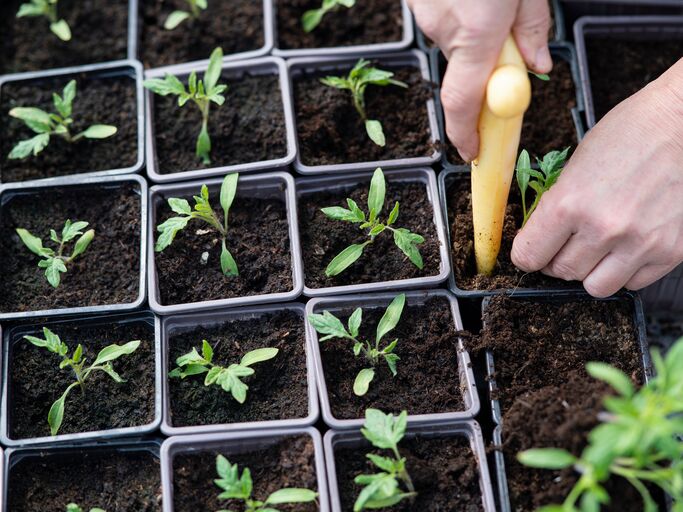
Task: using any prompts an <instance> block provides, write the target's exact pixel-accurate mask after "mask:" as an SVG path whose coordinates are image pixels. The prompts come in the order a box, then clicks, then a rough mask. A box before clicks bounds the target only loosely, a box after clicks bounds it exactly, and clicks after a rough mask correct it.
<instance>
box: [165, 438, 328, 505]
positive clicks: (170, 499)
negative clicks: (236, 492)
mask: <svg viewBox="0 0 683 512" xmlns="http://www.w3.org/2000/svg"><path fill="white" fill-rule="evenodd" d="M218 453H220V454H222V455H224V456H225V457H227V458H228V460H229V461H230V462H231V463H233V464H235V463H236V464H238V466H239V472H240V474H241V473H242V471H243V470H244V468H245V467H249V468H250V469H251V471H252V474H253V475H254V476H253V480H254V497H256V498H260V497H261V496H262V495H264V494H270V493H271V492H273V491H274V490H275V489H280V488H282V487H285V485H283V484H280V485H279V486H275V487H274V488H273V489H268V491H267V492H264V491H263V488H262V487H264V485H265V484H264V482H268V483H272V482H280V481H282V480H285V482H287V484H286V486H288V487H302V488H308V489H311V490H313V489H314V488H315V490H317V492H318V493H319V497H318V500H319V503H318V507H316V506H315V505H313V504H306V505H304V504H301V505H299V506H298V508H297V510H301V511H302V512H308V511H309V510H319V511H320V512H329V510H330V508H329V503H328V492H327V479H326V476H325V461H324V457H323V446H322V439H321V437H320V434H319V433H318V431H317V430H316V429H314V428H312V427H308V428H297V429H284V430H283V429H270V430H258V431H254V430H250V431H245V432H240V433H226V434H207V435H191V436H176V437H171V438H169V439H167V440H166V441H165V442H164V444H163V446H162V447H161V459H162V463H161V478H162V484H163V492H164V499H163V503H164V512H183V511H195V510H205V509H209V507H215V505H216V496H217V495H218V494H219V493H220V490H219V488H218V487H216V486H215V485H214V484H213V481H214V479H215V478H216V470H215V459H216V454H218ZM283 464H286V466H284V465H283ZM200 471H201V478H202V479H203V480H204V481H205V483H204V484H202V483H200V482H201V481H202V480H200V473H199V472H200Z"/></svg>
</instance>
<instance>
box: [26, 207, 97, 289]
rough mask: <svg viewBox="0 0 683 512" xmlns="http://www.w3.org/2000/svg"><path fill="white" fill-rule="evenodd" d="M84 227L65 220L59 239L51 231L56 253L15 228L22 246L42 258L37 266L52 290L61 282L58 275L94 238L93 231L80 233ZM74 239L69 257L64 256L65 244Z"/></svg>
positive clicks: (39, 240)
mask: <svg viewBox="0 0 683 512" xmlns="http://www.w3.org/2000/svg"><path fill="white" fill-rule="evenodd" d="M86 227H88V223H87V222H83V221H76V222H74V223H73V224H72V223H71V221H70V220H67V221H66V222H65V223H64V227H63V228H62V236H61V237H60V236H58V235H57V232H56V231H55V230H54V229H51V230H50V240H52V241H53V242H54V243H55V244H58V247H57V250H56V251H55V250H54V249H50V248H49V247H43V241H42V240H41V239H40V238H38V237H37V236H34V235H32V234H31V232H30V231H28V230H26V229H23V228H17V230H16V231H17V234H18V235H19V238H21V241H22V242H24V245H26V247H28V249H29V250H30V251H31V252H32V253H34V254H37V255H38V256H40V257H41V258H42V259H41V260H40V261H39V262H38V266H39V267H40V268H44V269H45V277H46V278H47V282H48V283H50V284H51V285H52V286H53V287H54V288H57V287H58V286H59V283H60V281H61V278H60V274H61V273H62V272H66V265H67V264H69V263H71V262H72V261H73V260H74V259H75V258H77V257H78V256H80V255H81V254H83V253H84V252H85V250H86V249H87V248H88V246H89V245H90V242H92V239H93V238H94V237H95V230H94V229H89V230H88V231H86V232H85V233H84V232H83V231H82V230H83V229H85V228H86ZM76 237H79V238H78V240H76V243H75V244H74V248H73V251H72V252H71V256H65V255H64V250H65V249H66V247H65V246H66V244H67V243H69V242H71V241H73V240H74V238H76Z"/></svg>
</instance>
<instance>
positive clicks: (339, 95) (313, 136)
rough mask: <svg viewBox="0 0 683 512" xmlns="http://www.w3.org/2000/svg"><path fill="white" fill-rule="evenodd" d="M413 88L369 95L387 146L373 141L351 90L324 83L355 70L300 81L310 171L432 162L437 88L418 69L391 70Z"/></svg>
mask: <svg viewBox="0 0 683 512" xmlns="http://www.w3.org/2000/svg"><path fill="white" fill-rule="evenodd" d="M373 66H377V67H379V68H380V69H384V70H390V71H393V72H394V73H395V77H394V78H395V79H396V80H400V81H402V82H404V83H406V84H408V86H409V87H408V88H407V89H406V88H403V87H398V86H395V85H388V86H376V85H371V86H369V87H368V88H367V89H366V91H365V112H366V114H367V116H368V118H369V119H376V120H379V121H380V122H381V123H382V127H383V129H384V135H385V137H386V146H384V147H380V146H378V145H376V144H375V143H374V142H372V141H371V140H370V138H369V137H368V134H367V132H366V131H365V125H364V123H363V121H362V120H361V118H360V116H359V115H358V112H356V109H355V108H354V107H353V99H352V97H351V94H350V92H349V91H348V90H342V89H336V88H334V87H329V86H326V85H323V84H322V83H320V78H322V77H324V76H328V75H335V76H346V75H347V74H348V71H349V69H350V68H351V66H349V67H348V68H345V69H340V70H331V71H329V72H325V73H319V72H316V73H301V74H298V76H297V75H295V76H294V107H295V112H296V124H297V136H298V139H299V151H300V152H301V157H300V158H301V162H302V163H304V164H306V165H325V164H341V163H350V162H368V161H375V160H391V159H395V158H414V157H422V156H429V155H431V154H432V153H433V152H434V151H435V147H434V144H432V142H431V130H430V127H429V117H428V115H427V101H428V100H429V99H431V98H432V94H433V92H432V89H431V86H430V85H429V84H428V83H427V82H426V81H425V80H424V79H423V78H422V74H421V73H420V70H419V69H417V68H415V67H405V66H404V67H397V68H394V67H391V66H383V65H381V64H378V63H376V62H375V63H373Z"/></svg>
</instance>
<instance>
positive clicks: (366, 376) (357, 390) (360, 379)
mask: <svg viewBox="0 0 683 512" xmlns="http://www.w3.org/2000/svg"><path fill="white" fill-rule="evenodd" d="M374 378H375V370H374V368H363V369H362V370H361V371H359V372H358V375H356V380H354V381H353V393H354V394H355V395H356V396H363V395H365V394H366V393H367V392H368V389H369V388H370V383H371V382H372V379H374Z"/></svg>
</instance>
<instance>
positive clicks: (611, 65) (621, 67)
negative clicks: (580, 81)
mask: <svg viewBox="0 0 683 512" xmlns="http://www.w3.org/2000/svg"><path fill="white" fill-rule="evenodd" d="M676 37H678V39H675V40H668V41H629V40H622V39H613V38H605V37H596V36H590V37H589V38H587V39H586V53H587V57H588V68H589V73H590V80H591V90H592V93H593V104H594V108H595V120H596V121H598V120H600V118H601V117H603V116H604V115H605V114H606V113H607V112H608V111H610V110H611V109H612V108H613V107H615V106H616V105H617V104H618V103H620V102H622V101H623V100H625V99H626V98H628V97H629V96H631V95H632V94H635V93H636V92H638V91H639V90H640V89H642V88H643V87H645V86H646V85H647V84H648V83H650V82H652V81H653V80H655V79H657V78H659V76H660V75H661V74H662V73H664V72H665V71H666V70H667V69H669V68H670V67H671V66H673V65H674V64H675V63H676V61H677V60H678V59H680V58H681V46H682V45H683V41H682V40H681V38H680V36H676Z"/></svg>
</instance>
